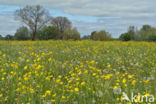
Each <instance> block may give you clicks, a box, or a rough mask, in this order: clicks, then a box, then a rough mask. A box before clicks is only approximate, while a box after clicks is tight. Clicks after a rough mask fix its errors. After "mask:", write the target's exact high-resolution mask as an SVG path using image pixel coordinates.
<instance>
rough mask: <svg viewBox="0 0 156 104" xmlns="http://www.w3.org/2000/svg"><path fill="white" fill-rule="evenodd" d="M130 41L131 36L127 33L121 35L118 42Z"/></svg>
mask: <svg viewBox="0 0 156 104" xmlns="http://www.w3.org/2000/svg"><path fill="white" fill-rule="evenodd" d="M131 39H132V35H131V34H130V33H129V32H127V33H124V34H121V36H120V40H122V41H130V40H131Z"/></svg>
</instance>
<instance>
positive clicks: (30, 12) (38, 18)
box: [15, 5, 51, 40]
mask: <svg viewBox="0 0 156 104" xmlns="http://www.w3.org/2000/svg"><path fill="white" fill-rule="evenodd" d="M15 15H16V16H17V17H18V18H19V19H21V21H22V22H23V23H25V24H26V25H27V26H28V27H29V28H30V30H31V31H32V40H35V39H36V35H37V30H38V29H40V28H41V27H43V26H44V25H45V24H46V23H47V22H49V21H50V20H51V17H50V15H49V12H48V11H47V10H46V9H44V8H43V7H41V6H40V5H36V6H30V5H27V6H26V7H24V8H23V9H19V10H16V12H15Z"/></svg>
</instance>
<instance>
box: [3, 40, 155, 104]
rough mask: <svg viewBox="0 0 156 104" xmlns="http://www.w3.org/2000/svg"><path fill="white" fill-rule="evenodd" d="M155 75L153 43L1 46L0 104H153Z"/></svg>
mask: <svg viewBox="0 0 156 104" xmlns="http://www.w3.org/2000/svg"><path fill="white" fill-rule="evenodd" d="M155 76H156V43H154V42H120V41H108V42H100V41H59V40H57V41H52V40H51V41H34V42H32V41H0V104H52V103H55V104H134V103H139V104H146V103H148V104H152V103H153V104H154V102H152V103H150V100H152V99H151V98H152V96H151V95H154V96H155V95H156V89H155V86H156V81H155ZM132 93H134V94H135V95H137V96H136V97H135V99H134V101H133V102H132V101H126V100H123V97H124V96H123V94H127V96H128V97H130V96H131V94H132ZM141 95H145V96H147V97H148V99H147V100H148V101H147V102H145V100H146V98H145V99H144V101H141V100H140V99H139V98H140V96H141ZM154 100H155V99H154Z"/></svg>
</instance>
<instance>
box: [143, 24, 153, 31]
mask: <svg viewBox="0 0 156 104" xmlns="http://www.w3.org/2000/svg"><path fill="white" fill-rule="evenodd" d="M151 29H152V27H151V26H150V25H143V26H142V28H141V30H143V31H148V30H151Z"/></svg>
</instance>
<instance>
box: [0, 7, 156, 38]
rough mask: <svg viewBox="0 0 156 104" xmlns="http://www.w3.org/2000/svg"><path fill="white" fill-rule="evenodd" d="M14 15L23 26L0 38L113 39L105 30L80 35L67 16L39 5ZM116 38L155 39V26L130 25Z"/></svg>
mask: <svg viewBox="0 0 156 104" xmlns="http://www.w3.org/2000/svg"><path fill="white" fill-rule="evenodd" d="M15 17H16V19H17V20H20V21H21V22H22V23H23V26H22V27H19V28H18V29H17V30H16V33H15V34H14V35H13V36H12V35H9V34H8V35H6V36H5V37H2V35H0V40H33V41H34V40H50V39H60V40H69V39H72V40H80V39H81V40H85V39H87V40H99V41H108V40H115V39H113V38H112V36H111V34H110V33H108V32H106V31H105V30H100V31H93V32H91V34H90V35H85V36H83V37H80V33H79V32H78V30H77V28H76V27H72V22H71V21H70V20H69V19H68V18H67V17H61V16H59V17H56V18H54V17H52V16H50V14H49V12H48V10H46V9H45V8H43V7H42V6H40V5H36V6H31V5H27V6H25V7H24V8H21V9H18V10H16V11H15ZM116 40H122V41H130V40H135V41H156V28H154V27H151V26H150V25H143V26H142V28H141V29H140V30H137V28H136V27H135V26H130V27H129V28H128V32H126V33H123V34H121V35H120V37H119V38H118V39H116Z"/></svg>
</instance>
